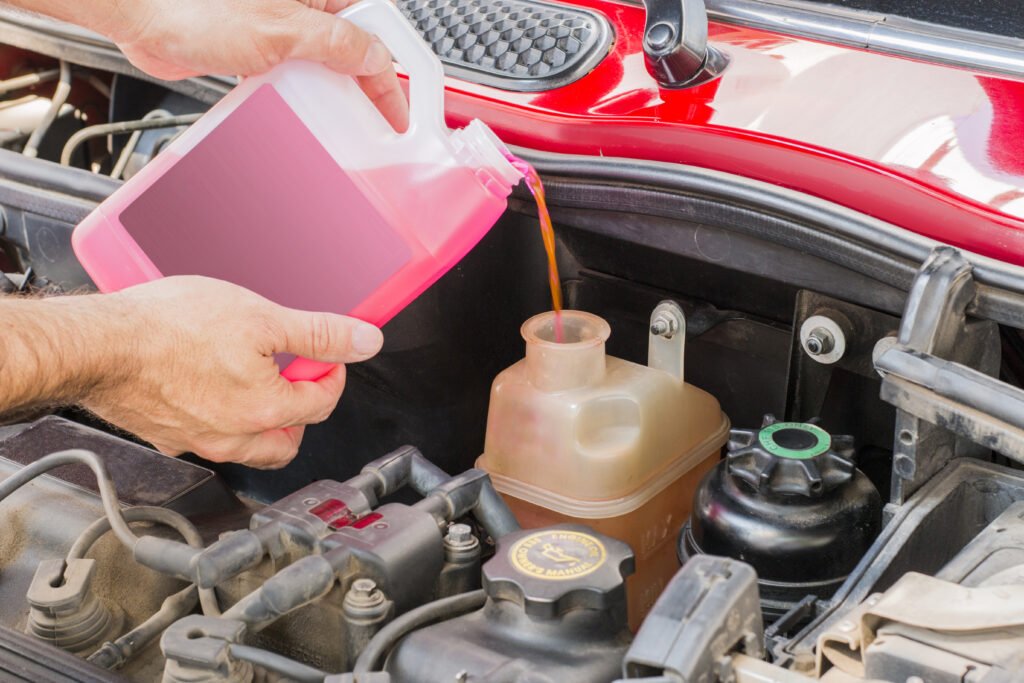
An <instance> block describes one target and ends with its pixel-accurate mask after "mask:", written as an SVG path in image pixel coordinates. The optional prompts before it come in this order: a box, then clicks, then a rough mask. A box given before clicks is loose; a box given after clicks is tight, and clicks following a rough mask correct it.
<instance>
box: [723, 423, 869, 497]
mask: <svg viewBox="0 0 1024 683" xmlns="http://www.w3.org/2000/svg"><path fill="white" fill-rule="evenodd" d="M728 451H729V454H728V468H729V475H730V476H731V477H732V478H733V479H736V480H739V481H742V482H743V483H745V484H746V485H748V486H750V487H751V488H753V489H754V490H755V491H760V492H762V493H775V494H788V495H799V496H805V497H807V498H818V497H820V496H822V495H824V494H826V493H828V492H829V491H832V490H834V489H836V488H838V487H840V486H842V485H843V484H846V483H847V482H849V481H850V479H852V478H853V473H854V470H855V469H856V458H855V453H854V448H853V437H851V436H833V435H831V434H829V433H828V432H826V431H825V430H824V429H822V428H821V427H819V426H818V425H817V423H816V422H815V421H813V420H812V421H810V422H778V421H776V419H775V418H774V417H773V416H771V415H766V416H765V418H764V422H763V423H762V425H761V428H760V429H734V430H732V432H731V433H730V435H729V446H728Z"/></svg>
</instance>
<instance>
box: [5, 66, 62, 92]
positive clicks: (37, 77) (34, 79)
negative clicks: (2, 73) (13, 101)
mask: <svg viewBox="0 0 1024 683" xmlns="http://www.w3.org/2000/svg"><path fill="white" fill-rule="evenodd" d="M58 76H60V69H48V70H47V71H38V72H36V73H32V74H24V75H23V76H15V77H14V78H8V79H7V80H6V81H0V95H6V94H7V93H9V92H13V91H15V90H22V89H23V88H31V87H32V86H34V85H40V84H42V83H49V82H50V81H52V80H55V79H56V78H57V77H58Z"/></svg>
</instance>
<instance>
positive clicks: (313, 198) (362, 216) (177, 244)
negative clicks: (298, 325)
mask: <svg viewBox="0 0 1024 683" xmlns="http://www.w3.org/2000/svg"><path fill="white" fill-rule="evenodd" d="M268 130H273V131H274V133H275V134H274V135H267V134H266V131H268ZM253 140H259V141H260V144H253ZM503 192H504V193H503ZM507 192H508V187H507V186H505V187H504V189H503V191H501V188H497V189H487V188H485V187H484V185H482V184H481V178H480V177H478V175H477V173H476V171H475V170H474V169H471V168H469V167H464V166H458V165H451V164H436V165H435V164H426V163H424V164H409V165H396V166H386V167H381V168H372V169H350V170H345V169H343V168H341V167H340V166H339V165H338V163H337V162H336V161H335V160H334V159H333V158H332V157H331V156H330V154H329V153H328V152H327V151H326V150H325V149H324V147H323V146H322V145H321V144H320V143H319V141H318V140H317V139H316V137H315V136H313V135H312V133H310V131H309V129H308V128H306V126H305V125H304V124H303V123H302V121H301V120H299V119H298V117H297V116H296V115H295V113H294V112H293V111H292V110H291V109H290V108H289V107H288V106H287V104H285V103H284V101H283V100H282V99H281V98H280V96H279V95H278V94H277V92H276V91H275V90H274V89H273V88H271V87H269V86H264V87H263V88H261V89H260V90H258V91H257V92H256V93H254V94H253V95H251V96H250V97H249V98H248V99H247V100H246V101H245V102H243V103H242V104H241V105H239V107H238V108H237V109H236V110H235V111H234V112H232V114H231V115H230V116H228V117H227V118H226V119H225V120H224V121H223V122H222V123H221V124H219V125H218V126H217V127H216V128H214V129H213V130H212V131H210V132H209V133H208V134H206V136H205V137H203V138H202V139H201V140H199V141H198V142H197V143H196V144H195V145H194V147H193V148H192V149H191V150H189V151H188V153H186V154H184V155H180V154H175V153H174V149H173V147H172V148H171V149H168V150H166V151H164V153H162V154H160V155H159V156H158V157H157V158H156V159H155V160H154V161H153V162H152V163H151V164H149V165H148V166H147V167H146V168H144V169H143V170H142V171H141V172H140V173H139V174H138V175H136V176H135V177H134V178H133V179H132V180H131V181H129V182H128V183H126V184H125V186H124V187H122V188H121V189H120V190H118V191H117V192H115V193H114V194H113V195H112V196H111V197H110V198H109V199H108V200H107V201H106V202H104V203H103V204H102V205H101V206H100V207H99V208H98V209H97V210H96V211H94V212H93V213H92V214H90V216H89V217H87V218H86V220H85V221H83V222H82V224H81V225H79V226H78V228H76V230H75V233H74V237H73V244H74V247H75V252H76V254H77V255H78V257H79V260H80V261H81V262H82V265H83V266H84V267H85V269H86V271H87V272H88V273H89V275H90V276H91V277H92V278H93V281H94V282H95V283H96V285H97V287H99V288H100V290H101V291H105V292H110V291H116V290H120V289H123V288H125V287H129V286H131V285H135V284H139V283H142V282H146V281H149V280H154V279H157V278H159V277H161V276H171V275H205V276H209V277H215V278H220V279H223V280H227V281H229V282H234V283H235V284H239V285H242V286H244V287H246V288H248V289H251V290H253V291H255V292H257V293H258V294H261V295H263V296H265V297H266V298H268V299H270V300H271V301H274V302H276V303H278V304H281V305H283V306H288V307H291V308H297V309H301V310H310V311H328V312H332V313H339V314H345V315H351V316H353V317H356V318H360V319H362V320H365V321H367V322H370V323H373V324H375V325H378V326H379V325H383V324H385V323H386V322H388V321H389V320H390V319H391V318H392V317H393V316H394V315H395V314H396V313H398V312H399V311H400V310H402V309H403V308H404V307H405V306H407V305H408V304H409V303H410V302H411V301H412V300H413V299H415V298H416V297H417V296H419V294H420V293H422V292H423V291H424V290H425V289H426V288H427V287H429V286H430V285H431V284H432V283H433V282H435V281H436V280H437V279H438V278H440V277H441V275H443V274H444V273H445V272H447V271H448V270H449V269H450V268H451V267H452V266H454V265H455V264H456V263H457V262H458V261H459V260H460V259H462V258H463V257H464V256H465V255H466V253H467V252H468V251H469V250H470V249H472V248H473V247H474V246H475V245H476V244H477V242H479V241H480V239H481V238H482V237H483V236H484V235H485V234H486V233H487V231H488V230H489V229H490V227H491V226H492V225H493V224H494V223H495V222H496V221H497V220H498V218H499V217H500V216H501V214H502V213H503V212H504V210H505V207H506V200H505V197H506V195H507ZM198 305H201V303H200V304H198ZM279 360H281V359H279ZM286 360H287V359H286ZM285 362H286V361H285ZM332 367H333V366H332V365H330V364H326V363H322V362H315V361H311V360H307V359H302V358H299V359H295V360H294V362H291V364H289V365H287V367H286V368H285V369H284V371H283V372H282V374H283V375H284V376H285V377H287V378H288V379H292V380H314V379H318V378H319V377H322V376H323V375H324V374H326V373H327V372H328V371H329V370H330V369H331V368H332Z"/></svg>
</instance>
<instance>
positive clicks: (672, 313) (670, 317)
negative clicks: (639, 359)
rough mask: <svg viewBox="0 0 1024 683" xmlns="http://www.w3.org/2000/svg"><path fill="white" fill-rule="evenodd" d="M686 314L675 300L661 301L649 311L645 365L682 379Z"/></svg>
mask: <svg viewBox="0 0 1024 683" xmlns="http://www.w3.org/2000/svg"><path fill="white" fill-rule="evenodd" d="M685 347H686V314H685V313H683V309H682V308H681V307H680V306H679V304H677V303H676V302H675V301H662V302H661V303H660V304H658V305H657V306H655V308H654V310H653V311H652V312H651V334H650V336H649V337H648V341H647V365H648V366H649V367H652V368H654V369H656V370H664V371H665V372H667V373H669V374H670V375H672V376H673V377H675V378H676V379H678V380H679V381H680V382H682V381H683V354H684V352H685V350H686V348H685Z"/></svg>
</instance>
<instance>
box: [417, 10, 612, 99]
mask: <svg viewBox="0 0 1024 683" xmlns="http://www.w3.org/2000/svg"><path fill="white" fill-rule="evenodd" d="M398 7H399V9H401V10H402V12H403V14H405V16H406V17H408V18H409V20H410V21H411V22H412V23H413V25H414V26H415V27H416V29H417V30H418V31H419V33H420V35H422V36H423V38H424V40H426V41H427V43H429V44H430V46H431V47H432V48H433V50H434V52H435V53H436V54H437V55H438V56H439V57H440V58H441V61H443V62H444V64H445V66H446V67H447V70H448V72H449V73H450V74H451V75H454V76H458V77H460V78H464V79H465V80H469V81H474V82H478V83H483V84H485V85H493V86H495V87H499V88H505V89H509V90H547V89H550V88H554V87H558V86H561V85H565V84H566V83H569V82H571V81H573V80H575V79H577V78H579V77H580V76H583V75H584V74H586V73H587V72H588V71H589V70H590V69H592V68H593V67H594V66H595V65H596V64H597V62H599V61H600V60H601V58H602V57H603V56H604V55H605V53H606V52H607V51H608V46H609V44H610V42H611V32H610V29H609V27H608V22H607V21H606V20H605V19H604V18H603V17H601V16H599V15H597V14H594V13H591V12H589V11H586V10H582V9H579V8H570V7H565V6H560V5H553V4H547V3H542V2H523V1H522V0H399V1H398Z"/></svg>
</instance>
